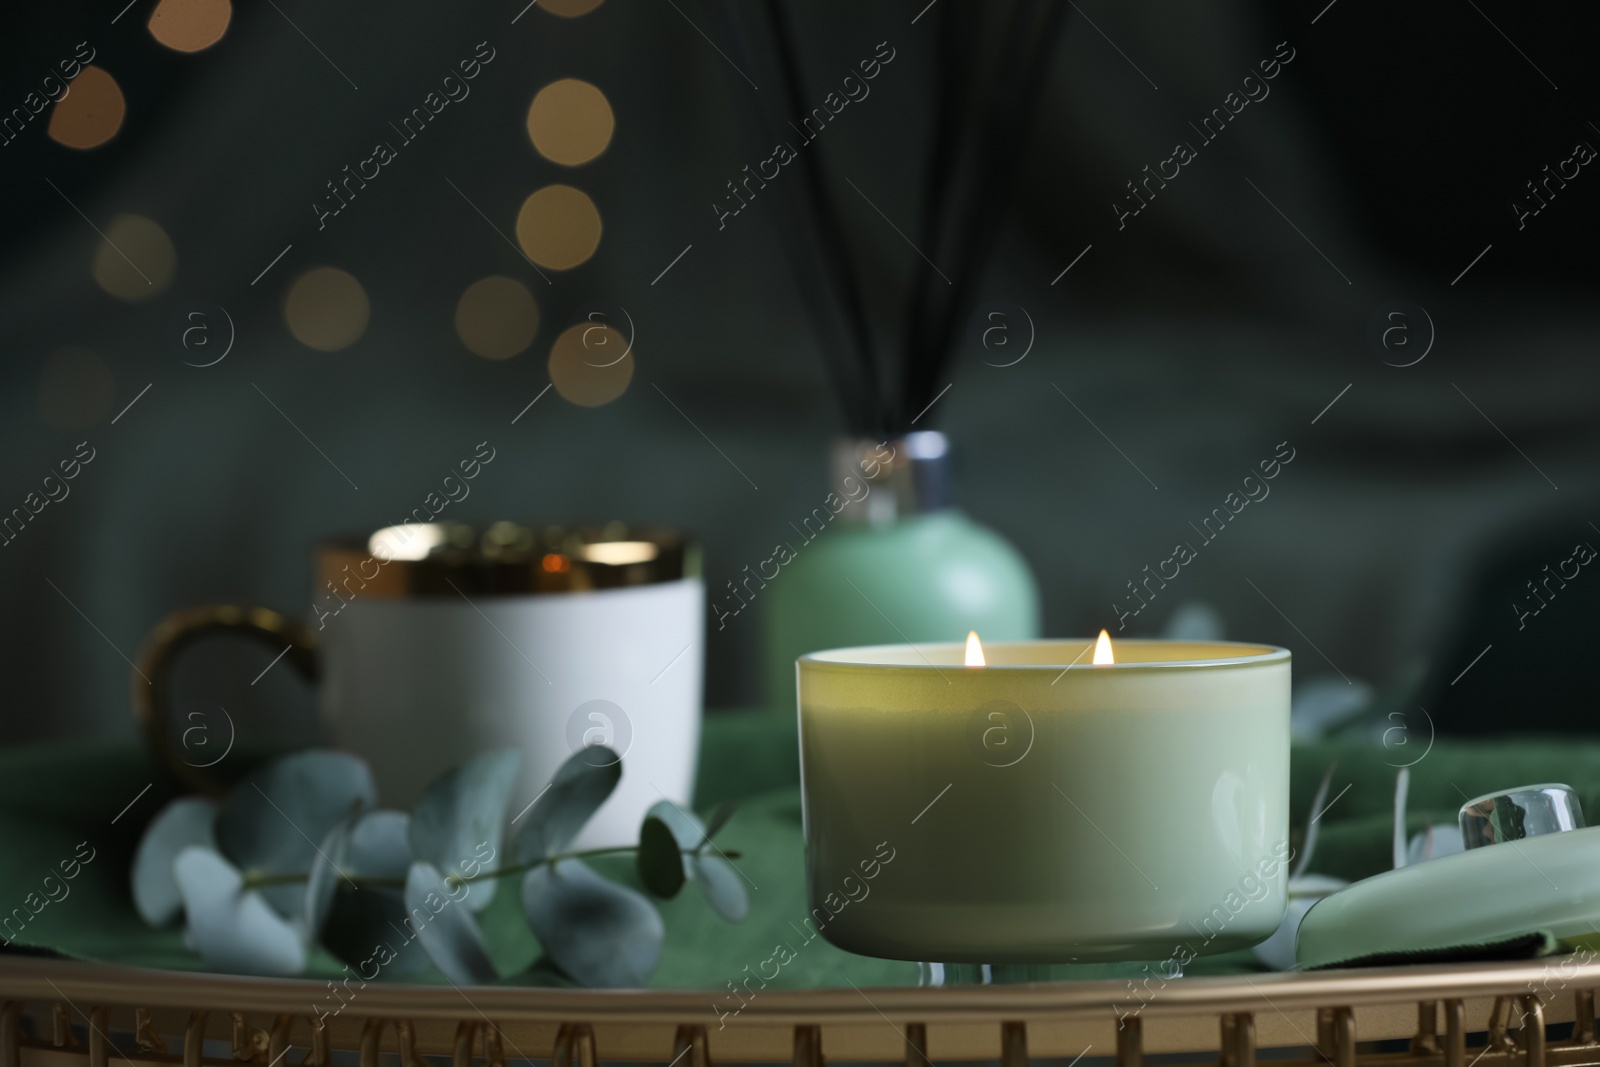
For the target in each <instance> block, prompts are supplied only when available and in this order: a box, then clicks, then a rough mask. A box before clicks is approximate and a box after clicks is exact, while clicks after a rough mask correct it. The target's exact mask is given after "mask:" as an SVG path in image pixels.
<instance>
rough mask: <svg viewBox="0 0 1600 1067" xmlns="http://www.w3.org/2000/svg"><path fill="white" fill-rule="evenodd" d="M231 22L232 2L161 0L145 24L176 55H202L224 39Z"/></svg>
mask: <svg viewBox="0 0 1600 1067" xmlns="http://www.w3.org/2000/svg"><path fill="white" fill-rule="evenodd" d="M232 19H233V4H231V3H230V2H229V0H161V2H160V3H158V4H156V9H155V10H154V11H152V12H151V13H150V21H149V22H148V23H146V24H145V25H146V26H147V28H148V29H149V30H150V36H152V37H154V38H155V39H156V40H157V41H160V42H161V43H162V44H164V45H166V46H167V47H168V48H170V49H172V50H173V51H175V52H201V51H204V50H205V49H207V48H210V47H211V46H212V45H214V44H216V43H217V42H218V41H220V40H222V35H223V34H225V33H227V32H228V23H229V22H230V21H232Z"/></svg>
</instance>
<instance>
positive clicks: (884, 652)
mask: <svg viewBox="0 0 1600 1067" xmlns="http://www.w3.org/2000/svg"><path fill="white" fill-rule="evenodd" d="M1289 665H1290V659H1289V653H1288V652H1287V651H1286V650H1284V649H1281V648H1274V647H1271V646H1267V645H1255V644H1237V643H1231V642H1222V641H1214V642H1186V641H1150V640H1134V639H1128V640H1122V641H1119V642H1117V643H1116V645H1115V647H1114V648H1113V645H1112V641H1111V637H1110V635H1109V634H1108V633H1107V632H1106V631H1104V630H1102V631H1101V632H1100V635H1099V637H1098V638H1097V639H1096V640H1093V641H1089V640H1060V641H1027V642H1004V643H996V644H992V645H990V646H989V647H988V648H985V647H984V645H983V644H982V641H981V639H980V638H979V637H978V635H977V634H976V633H971V634H969V635H968V636H967V639H966V642H965V644H964V645H963V644H961V643H952V644H948V645H920V646H913V645H882V646H876V647H871V648H851V649H837V650H833V651H828V652H816V653H812V654H810V655H807V656H803V657H801V658H800V661H799V694H800V746H801V779H802V798H803V815H804V822H805V835H806V859H807V876H808V884H809V890H810V897H811V905H812V909H813V910H812V912H811V921H812V923H813V925H814V926H815V927H816V928H817V929H819V930H820V931H821V932H822V933H823V934H824V936H826V937H827V938H828V939H829V940H830V941H832V942H833V943H834V944H836V945H839V946H840V947H842V948H845V949H848V950H850V951H853V952H860V953H865V954H868V955H876V956H886V957H890V958H896V959H912V960H937V961H942V962H972V963H1003V962H1004V963H1010V962H1015V963H1043V962H1072V961H1077V960H1085V961H1087V960H1116V959H1144V960H1161V959H1166V958H1168V957H1169V956H1170V955H1171V954H1172V953H1173V951H1174V947H1175V945H1176V944H1177V943H1178V942H1179V941H1180V940H1182V941H1184V942H1186V943H1187V944H1188V945H1189V946H1190V949H1191V951H1190V955H1191V958H1192V956H1193V955H1198V954H1202V953H1210V952H1224V951H1229V950H1232V949H1237V948H1241V947H1244V946H1247V945H1251V944H1254V943H1256V942H1257V941H1260V940H1262V939H1263V938H1265V937H1267V936H1268V935H1270V934H1271V933H1272V932H1273V930H1275V929H1276V928H1277V926H1278V923H1279V920H1280V919H1281V917H1282V914H1283V910H1284V905H1285V901H1286V888H1285V883H1286V874H1285V872H1284V870H1283V861H1284V859H1285V858H1286V857H1287V855H1288V808H1289V805H1288V787H1289V760H1288V757H1289ZM889 854H892V855H893V856H894V859H893V860H892V861H891V862H888V863H882V856H883V855H889ZM875 857H876V858H875ZM863 862H868V863H870V864H872V865H874V866H876V865H877V864H879V863H882V868H881V870H879V871H878V875H877V877H876V878H875V880H874V881H873V882H872V885H871V891H870V894H869V895H867V896H864V897H860V898H859V899H857V898H856V896H855V895H853V894H852V890H851V887H852V886H855V885H857V884H858V883H859V882H860V879H861V878H862V877H863V873H862V872H863V868H862V866H861V864H862V863H863ZM846 879H849V881H848V882H847V881H846ZM846 903H848V906H845V904H846ZM1235 904H1237V905H1238V906H1237V907H1235Z"/></svg>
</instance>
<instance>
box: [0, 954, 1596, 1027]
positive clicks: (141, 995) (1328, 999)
mask: <svg viewBox="0 0 1600 1067" xmlns="http://www.w3.org/2000/svg"><path fill="white" fill-rule="evenodd" d="M1551 973H1552V972H1551V966H1550V961H1548V960H1533V961H1517V962H1514V963H1504V962H1501V963H1458V964H1442V965H1427V966H1406V967H1383V968H1362V969H1356V970H1345V971H1317V972H1302V973H1293V972H1291V973H1278V974H1255V975H1214V976H1209V975H1208V976H1197V977H1192V978H1183V979H1176V980H1172V981H1169V982H1167V983H1166V984H1165V986H1164V987H1163V988H1162V989H1161V991H1160V994H1159V995H1158V996H1155V997H1154V999H1153V1000H1149V1001H1144V1002H1142V1003H1141V1001H1139V1000H1137V999H1135V998H1134V997H1133V996H1132V991H1131V989H1130V984H1129V982H1128V981H1127V980H1125V979H1101V980H1094V981H1081V982H1080V981H1073V982H1044V983H1031V984H1021V985H1003V986H947V987H942V988H919V987H904V986H902V987H869V990H867V991H860V990H856V989H853V988H843V989H834V988H828V989H799V990H778V989H771V988H768V989H765V990H762V991H761V994H760V996H758V997H755V998H753V1000H752V1002H751V1003H749V1004H747V1005H746V1006H745V1007H744V1008H743V1010H742V1011H741V1012H740V1013H739V1014H738V1015H737V1016H733V1017H730V1018H729V1020H728V1025H729V1026H771V1025H791V1024H793V1023H795V1022H796V1021H797V1020H799V1021H804V1022H806V1023H811V1024H816V1023H822V1024H849V1023H853V1022H861V1021H865V1020H868V1019H881V1018H882V1017H883V1016H889V1017H891V1018H893V1017H897V1016H898V1017H901V1018H905V1019H915V1018H923V1017H926V1016H928V1015H930V1013H937V1014H938V1015H939V1017H941V1018H947V1019H951V1021H955V1019H954V1018H953V1017H959V1018H960V1019H962V1020H963V1021H971V1022H977V1021H985V1020H1000V1019H1029V1018H1050V1019H1069V1018H1073V1017H1078V1018H1104V1017H1105V1016H1106V1015H1107V1013H1108V1012H1114V1011H1116V1010H1117V1009H1118V1008H1123V1009H1128V1008H1138V1009H1139V1010H1140V1012H1141V1014H1143V1015H1145V1016H1162V1015H1171V1016H1186V1015H1196V1014H1206V1013H1211V1014H1216V1013H1225V1012H1241V1011H1259V1010H1262V1009H1266V1010H1277V1011H1284V1010H1292V1009H1301V1010H1304V1009H1306V1008H1315V1007H1319V1006H1324V1005H1327V1004H1333V1003H1337V1004H1345V1005H1350V1006H1357V1005H1365V1004H1383V1003H1391V1002H1394V1001H1397V1000H1415V1001H1423V1000H1445V999H1451V998H1462V999H1465V998H1471V997H1485V996H1496V995H1499V996H1504V995H1514V994H1518V993H1523V992H1527V991H1528V990H1530V989H1532V988H1533V987H1535V986H1537V985H1538V984H1539V982H1540V981H1541V980H1545V981H1546V982H1548V980H1549V978H1550V976H1551ZM1560 979H1561V983H1562V985H1563V986H1580V987H1581V986H1596V985H1600V962H1593V963H1577V962H1575V961H1573V960H1571V959H1567V960H1564V961H1562V964H1561V974H1560ZM327 988H328V983H327V982H326V980H320V979H318V980H313V979H294V978H254V977H249V976H245V975H233V974H215V973H210V972H188V971H169V970H162V969H158V968H146V967H132V966H126V965H120V964H105V963H92V962H86V961H76V960H54V959H37V958H10V959H6V958H0V999H5V1000H26V1001H60V1000H68V1001H71V1002H75V1003H82V1004H122V1005H138V1006H141V1007H147V1008H183V1009H191V1010H203V1011H216V1012H237V1011H246V1012H270V1013H273V1014H284V1013H303V1012H305V1011H306V1010H307V1006H308V1004H309V1005H314V1004H316V1003H318V1002H320V1001H321V1000H322V999H324V998H326V996H327V995H328V993H327ZM726 995H727V994H726V993H724V992H722V991H719V990H716V989H697V990H651V989H627V990H595V989H548V988H540V987H527V986H466V987H459V988H452V987H449V986H424V985H402V984H388V983H379V982H372V983H368V984H367V985H366V987H365V988H364V989H362V991H361V996H360V997H359V998H358V999H357V1002H356V1003H353V1004H351V1005H350V1007H349V1008H348V1009H347V1010H348V1011H349V1012H350V1013H351V1014H353V1015H357V1016H361V1017H380V1018H382V1017H400V1016H404V1017H408V1018H413V1019H455V1018H458V1017H460V1016H461V1014H462V1007H463V1000H462V998H465V1001H466V1003H468V1004H470V1005H471V1006H472V1008H473V1009H474V1010H476V1011H477V1012H481V1013H482V1014H483V1015H485V1016H486V1017H490V1018H494V1019H496V1020H497V1021H505V1022H565V1021H570V1020H572V1019H575V1018H583V1019H589V1020H592V1021H594V1022H603V1021H613V1022H633V1023H645V1022H651V1023H669V1022H685V1021H693V1022H704V1021H705V1019H706V1017H707V1013H708V1012H712V1011H714V1010H715V1008H714V1004H715V1002H716V1001H717V1000H718V999H719V998H722V997H725V996H726Z"/></svg>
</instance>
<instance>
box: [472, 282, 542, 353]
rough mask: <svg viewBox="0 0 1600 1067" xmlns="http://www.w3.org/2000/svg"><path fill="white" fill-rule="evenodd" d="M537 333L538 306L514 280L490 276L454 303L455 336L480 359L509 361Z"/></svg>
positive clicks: (529, 343)
mask: <svg viewBox="0 0 1600 1067" xmlns="http://www.w3.org/2000/svg"><path fill="white" fill-rule="evenodd" d="M538 332H539V305H538V304H536V303H534V300H533V294H532V293H530V292H528V287H527V286H525V285H523V284H522V283H521V282H519V281H517V280H516V279H515V278H507V277H505V276H504V275H500V274H494V275H490V276H489V277H487V278H482V279H479V280H478V281H475V282H473V283H472V284H471V285H469V286H467V289H466V292H464V293H462V294H461V299H460V301H458V302H457V303H456V335H457V336H459V337H460V338H461V343H462V344H464V345H466V346H467V351H469V352H471V353H472V354H473V355H477V356H482V357H483V358H484V359H510V358H511V357H512V356H514V355H516V354H517V353H518V352H521V351H522V350H523V349H525V348H527V347H528V346H529V345H531V344H532V343H533V336H534V334H536V333H538Z"/></svg>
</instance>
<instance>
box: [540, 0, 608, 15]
mask: <svg viewBox="0 0 1600 1067" xmlns="http://www.w3.org/2000/svg"><path fill="white" fill-rule="evenodd" d="M604 2H605V0H539V10H541V11H548V12H549V13H550V14H552V15H560V16H561V17H562V18H564V19H575V18H577V17H578V16H579V15H587V14H588V13H589V12H591V11H593V10H594V9H595V8H597V7H599V6H600V5H601V4H603V3H604Z"/></svg>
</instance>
